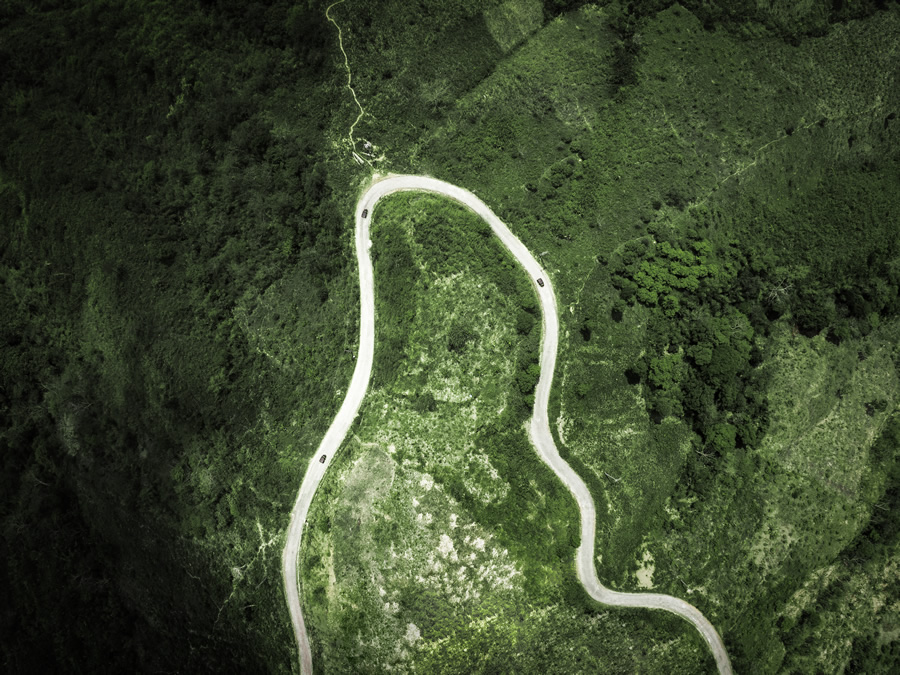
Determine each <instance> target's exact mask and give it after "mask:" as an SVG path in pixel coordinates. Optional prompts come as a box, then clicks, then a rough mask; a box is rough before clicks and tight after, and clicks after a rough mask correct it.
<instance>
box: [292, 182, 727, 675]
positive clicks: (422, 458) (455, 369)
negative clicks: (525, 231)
mask: <svg viewBox="0 0 900 675" xmlns="http://www.w3.org/2000/svg"><path fill="white" fill-rule="evenodd" d="M372 218H373V220H372V232H371V236H372V242H373V246H372V249H371V252H372V256H373V259H374V264H375V279H376V282H375V293H376V316H377V321H376V353H375V376H374V378H373V384H372V388H371V390H370V392H369V393H368V395H367V397H366V400H365V403H364V404H363V409H362V411H361V414H360V418H359V421H358V423H357V424H356V425H355V426H354V428H353V429H352V432H351V434H350V436H348V439H347V441H346V442H345V444H344V446H343V448H342V450H341V451H340V456H339V457H337V458H336V459H335V462H336V465H335V467H334V469H333V470H332V471H331V472H329V474H328V476H326V478H325V479H324V481H323V483H322V484H321V486H320V488H319V493H318V494H317V498H316V500H315V502H314V504H313V509H312V512H311V514H310V517H309V530H308V535H307V537H308V538H307V539H306V541H308V542H309V543H308V544H307V545H305V546H304V548H303V552H302V553H301V579H303V580H304V581H303V595H304V607H305V608H307V610H306V620H307V624H308V626H309V630H310V634H311V636H312V641H313V645H314V648H315V649H316V650H317V653H316V654H315V658H316V660H317V662H318V663H321V664H322V668H323V669H324V670H325V671H326V672H373V673H375V672H384V671H386V670H400V671H403V672H414V671H418V672H451V673H452V672H459V673H464V672H472V671H473V670H474V671H476V672H494V671H497V670H505V669H511V670H515V671H517V672H535V671H544V670H546V671H549V672H560V673H563V672H581V671H584V672H595V671H598V670H600V671H608V670H618V669H625V670H629V671H634V670H637V671H640V672H659V671H660V670H665V671H667V672H685V673H687V672H696V670H698V669H703V668H705V667H707V666H706V661H707V659H709V658H710V657H709V656H708V655H707V654H706V650H705V648H704V646H703V644H702V641H701V640H700V638H699V637H698V636H694V635H692V631H691V630H690V627H689V626H688V625H687V624H684V622H681V621H678V620H677V619H675V618H670V617H658V616H651V615H644V616H641V615H640V614H639V613H636V612H635V613H629V614H616V613H615V612H612V611H608V610H600V609H598V608H595V607H593V606H592V605H591V603H590V601H589V600H588V599H587V598H586V596H585V595H584V593H583V591H582V589H581V587H580V586H579V585H578V582H577V580H576V578H575V575H574V570H573V565H572V561H573V558H574V551H575V547H576V546H577V544H578V524H579V522H580V520H579V515H578V511H577V508H576V505H575V502H574V500H573V499H572V497H571V496H570V495H569V494H568V493H567V492H566V490H565V488H564V487H563V486H562V485H561V484H560V483H559V482H558V481H557V480H556V479H555V477H554V475H553V473H552V472H551V471H550V469H548V468H547V467H546V466H545V465H544V464H543V463H542V462H541V460H540V459H539V458H538V456H537V454H536V453H535V452H534V449H533V448H532V447H531V445H530V444H529V442H528V437H527V433H526V429H525V423H526V420H527V419H528V417H529V415H530V412H531V406H532V405H533V391H534V387H535V384H536V381H537V369H536V365H537V363H536V359H537V353H538V345H539V343H538V333H539V330H540V321H539V313H538V312H539V310H538V305H537V300H536V296H535V294H534V290H533V288H532V287H531V284H530V283H529V280H528V278H527V276H526V275H525V274H524V273H523V272H522V271H521V270H520V269H519V268H518V266H517V265H516V264H515V262H514V260H513V258H512V256H510V255H509V254H508V253H507V252H506V251H505V250H504V249H503V248H502V246H501V245H500V243H499V242H498V241H497V240H496V239H495V237H494V235H493V234H492V233H491V232H490V229H489V228H488V226H487V225H486V224H485V223H484V222H483V221H481V220H480V219H479V218H477V217H476V216H474V215H473V214H471V213H470V212H468V211H467V210H465V209H464V208H463V207H461V206H459V205H456V204H453V203H452V202H448V201H447V200H445V199H442V198H438V197H433V196H423V195H401V196H397V195H395V196H391V197H389V198H388V199H386V200H385V201H384V202H382V203H380V204H379V206H378V207H377V209H376V211H375V212H374V214H373V215H372ZM645 641H646V643H645ZM473 659H474V661H473Z"/></svg>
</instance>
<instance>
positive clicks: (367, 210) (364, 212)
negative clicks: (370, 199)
mask: <svg viewBox="0 0 900 675" xmlns="http://www.w3.org/2000/svg"><path fill="white" fill-rule="evenodd" d="M367 215H369V209H363V215H362V217H363V218H365V217H366V216H367Z"/></svg>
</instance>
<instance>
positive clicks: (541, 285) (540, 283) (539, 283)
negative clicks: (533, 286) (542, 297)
mask: <svg viewBox="0 0 900 675" xmlns="http://www.w3.org/2000/svg"><path fill="white" fill-rule="evenodd" d="M538 286H540V287H541V288H543V287H544V280H543V279H538Z"/></svg>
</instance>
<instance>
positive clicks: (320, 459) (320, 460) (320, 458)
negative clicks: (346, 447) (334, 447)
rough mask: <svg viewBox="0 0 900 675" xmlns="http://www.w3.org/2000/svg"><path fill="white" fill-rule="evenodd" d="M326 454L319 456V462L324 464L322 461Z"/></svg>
mask: <svg viewBox="0 0 900 675" xmlns="http://www.w3.org/2000/svg"><path fill="white" fill-rule="evenodd" d="M326 456H327V455H322V456H321V457H319V464H324V463H325V457H326Z"/></svg>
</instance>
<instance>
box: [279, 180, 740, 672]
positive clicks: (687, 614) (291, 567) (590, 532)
mask: <svg viewBox="0 0 900 675" xmlns="http://www.w3.org/2000/svg"><path fill="white" fill-rule="evenodd" d="M410 190H411V191H418V192H430V193H434V194H439V195H442V196H444V197H449V198H450V199H452V200H454V201H456V202H459V203H460V204H462V205H463V206H465V207H467V208H469V209H470V210H472V211H473V212H474V213H475V214H476V215H478V216H480V217H481V218H483V219H484V220H485V221H486V222H487V223H488V225H490V227H491V230H493V232H494V234H496V235H497V236H498V237H499V238H500V241H501V242H503V245H504V246H506V248H508V249H509V251H510V252H511V253H512V254H513V256H514V257H515V258H516V260H517V262H518V263H519V265H521V266H522V267H523V268H524V269H525V271H526V272H527V273H528V276H529V277H531V281H532V284H533V285H534V288H535V290H536V291H537V294H538V298H539V299H540V302H541V312H542V314H543V317H544V319H543V322H544V325H543V340H542V347H541V358H540V370H541V374H540V379H539V380H538V385H537V390H536V392H535V397H534V413H533V416H532V419H531V426H530V429H529V435H530V437H531V442H532V444H533V445H534V446H535V448H536V449H537V451H538V454H539V455H540V456H541V459H543V460H544V462H546V463H547V464H548V465H549V466H550V468H551V469H553V471H554V473H555V474H556V475H557V476H558V477H559V479H560V480H561V481H562V482H563V483H565V485H566V487H567V488H569V491H570V492H571V493H572V494H573V495H574V497H575V499H576V501H577V502H578V508H579V510H580V512H581V545H580V546H579V547H578V551H577V553H576V558H575V561H576V572H577V574H578V579H579V581H581V584H582V585H583V586H584V588H585V590H586V591H587V592H588V594H589V595H590V596H591V597H592V598H594V599H595V600H596V601H598V602H600V603H602V604H604V605H611V606H614V607H643V608H648V609H663V610H666V611H668V612H672V613H674V614H677V615H678V616H680V617H682V618H684V619H686V620H687V621H689V622H690V623H691V624H693V626H694V627H695V628H696V629H697V630H698V631H700V634H701V635H702V636H703V637H704V639H705V640H706V642H707V644H708V645H709V647H710V649H711V650H712V653H713V656H714V657H715V660H716V665H717V666H718V668H719V672H720V673H722V674H723V675H725V674H730V673H731V663H730V662H729V660H728V653H727V652H726V651H725V645H724V644H723V643H722V639H721V638H720V637H719V634H718V633H717V632H716V629H715V628H714V627H713V625H712V624H711V623H710V622H709V621H707V619H706V618H705V617H704V616H703V615H702V614H701V613H700V611H699V610H698V609H697V608H696V607H694V606H693V605H690V604H688V603H687V602H685V601H684V600H680V599H678V598H675V597H672V596H669V595H661V594H658V593H620V592H618V591H612V590H610V589H608V588H605V587H604V586H603V584H601V583H600V580H599V579H598V578H597V572H596V569H595V568H594V528H595V524H596V520H597V516H596V513H595V511H594V500H593V499H592V498H591V494H590V492H588V488H587V486H586V485H585V483H584V481H582V480H581V478H580V477H579V476H578V474H576V473H575V471H573V470H572V467H570V466H569V465H568V464H567V463H566V462H565V461H564V460H563V458H562V457H560V455H559V451H558V450H557V449H556V444H555V443H554V442H553V436H552V435H551V434H550V426H549V424H548V420H547V404H548V403H549V400H550V385H551V383H552V381H553V371H554V368H555V367H556V349H557V342H558V339H559V315H558V314H557V308H556V296H555V295H554V293H553V285H552V284H551V282H550V278H549V277H548V276H547V275H546V274H545V273H544V272H543V271H542V269H541V266H540V265H539V264H538V262H537V260H535V259H534V256H532V255H531V253H530V252H529V251H528V249H527V248H525V245H524V244H522V242H521V241H519V239H518V238H517V237H516V236H515V235H514V234H513V233H512V232H510V230H509V228H508V227H507V226H506V225H505V224H504V223H503V221H501V220H500V219H499V218H498V217H497V216H496V215H494V212H493V211H491V210H490V209H489V208H488V207H487V205H486V204H485V203H484V202H482V201H481V200H480V199H479V198H478V197H476V196H475V195H474V194H472V193H471V192H469V191H468V190H464V189H462V188H459V187H457V186H455V185H452V184H450V183H445V182H444V181H441V180H437V179H435V178H428V177H425V176H403V175H389V176H385V177H381V178H378V177H377V176H376V179H375V181H374V182H373V184H372V185H371V186H370V187H369V189H368V190H366V192H365V193H364V194H363V195H362V197H361V198H360V199H359V201H358V202H357V204H356V259H357V261H358V264H359V287H360V324H359V355H358V356H357V361H356V368H355V370H354V371H353V378H352V379H351V381H350V387H349V388H348V389H347V395H346V397H345V398H344V402H343V404H342V405H341V408H340V410H339V411H338V413H337V416H336V417H335V418H334V421H333V422H332V423H331V426H330V427H329V429H328V432H327V433H326V434H325V438H324V439H323V440H322V443H321V444H320V445H319V450H318V452H317V453H316V454H315V456H314V457H313V458H312V459H311V460H310V463H309V468H307V470H306V475H305V476H304V477H303V483H302V484H301V485H300V492H299V493H298V494H297V501H296V502H295V503H294V508H293V510H292V511H291V522H290V525H289V526H288V531H287V540H286V542H285V545H284V551H283V553H282V575H283V577H284V591H285V595H286V596H287V603H288V608H289V609H290V613H291V621H292V623H293V626H294V636H295V638H296V640H297V645H298V648H299V651H300V671H301V673H303V674H304V675H312V654H311V652H310V648H309V638H308V637H307V634H306V625H305V624H304V622H303V613H302V612H301V609H300V593H299V588H298V578H297V558H298V554H299V552H300V539H301V536H302V535H303V526H304V524H305V522H306V516H307V513H308V512H309V505H310V503H311V502H312V498H313V495H314V494H315V492H316V488H317V487H318V486H319V482H320V481H321V480H322V477H323V476H324V475H325V472H326V471H327V470H328V467H329V465H330V464H331V460H332V459H333V457H334V453H335V452H336V451H337V449H338V448H339V447H340V445H341V443H342V442H343V440H344V437H345V436H346V435H347V432H348V430H349V429H350V425H351V424H352V423H353V420H354V418H355V417H356V414H357V412H358V411H359V407H360V404H361V403H362V400H363V397H364V396H365V394H366V389H367V388H368V385H369V377H370V375H371V373H372V361H373V358H374V355H375V287H374V272H373V269H372V260H371V258H370V257H369V247H370V246H371V245H372V243H371V241H370V239H369V220H370V218H363V216H362V214H363V211H364V210H367V211H368V212H369V214H372V213H373V211H374V207H375V204H376V203H377V202H378V200H380V199H381V198H382V197H385V196H387V195H389V194H391V193H393V192H400V191H410ZM538 277H542V278H543V279H544V286H543V287H539V286H538V285H537V284H536V283H535V280H536V279H537V278H538ZM323 454H324V455H326V459H325V462H324V463H321V462H320V461H319V458H320V457H321V456H322V455H323Z"/></svg>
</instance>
